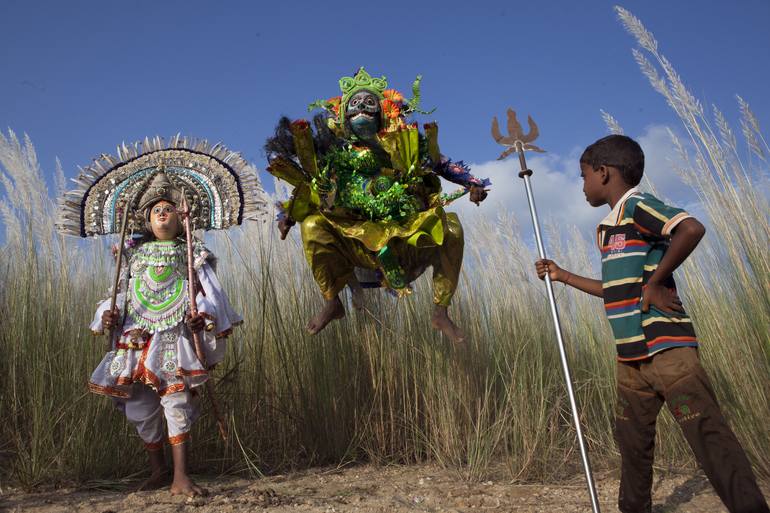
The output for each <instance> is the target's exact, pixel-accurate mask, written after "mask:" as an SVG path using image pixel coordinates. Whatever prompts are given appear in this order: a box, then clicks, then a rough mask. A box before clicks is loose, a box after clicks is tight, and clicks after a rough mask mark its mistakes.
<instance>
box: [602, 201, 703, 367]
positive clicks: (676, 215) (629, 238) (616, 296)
mask: <svg viewBox="0 0 770 513" xmlns="http://www.w3.org/2000/svg"><path fill="white" fill-rule="evenodd" d="M688 217H691V216H690V215H689V214H687V213H686V212H685V211H683V210H681V209H679V208H674V207H670V206H668V205H665V204H664V203H663V202H661V201H660V200H659V199H657V198H656V197H655V196H652V195H651V194H647V193H643V192H639V190H637V189H636V188H632V189H630V190H629V191H628V192H626V193H625V194H624V195H623V197H622V198H620V200H619V201H618V202H617V204H616V205H615V207H614V208H613V209H612V211H611V212H610V213H609V215H608V216H607V217H605V218H604V220H603V221H602V222H601V223H600V224H599V226H598V227H597V229H596V233H597V237H596V241H597V244H598V245H599V250H600V251H601V253H602V288H603V292H604V309H605V311H606V312H607V319H609V321H610V326H611V327H612V332H613V335H614V336H615V342H616V347H617V351H618V360H621V361H624V360H625V361H627V360H641V359H644V358H648V357H650V356H652V355H653V354H655V353H657V352H659V351H663V350H665V349H670V348H672V347H682V346H690V347H697V345H698V342H697V340H696V338H695V330H694V329H693V326H692V321H691V320H690V318H689V317H688V316H687V315H686V314H685V313H675V314H671V313H665V312H663V311H661V310H658V309H657V308H655V307H654V306H650V310H649V312H647V313H642V311H641V302H642V288H643V287H644V286H645V285H646V283H647V280H648V279H649V278H650V276H652V273H653V272H654V271H655V269H657V267H658V264H659V263H660V261H661V259H662V258H663V255H664V254H665V253H666V249H668V240H669V238H670V236H671V231H672V230H673V229H674V228H675V227H676V225H678V224H679V223H681V222H682V221H683V220H685V219H687V218H688ZM663 285H664V286H665V287H668V288H670V289H673V290H676V284H675V283H674V278H673V277H669V278H668V279H667V280H665V281H664V282H663Z"/></svg>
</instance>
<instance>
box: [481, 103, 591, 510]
mask: <svg viewBox="0 0 770 513" xmlns="http://www.w3.org/2000/svg"><path fill="white" fill-rule="evenodd" d="M527 123H528V124H529V133H528V134H527V135H524V131H523V130H522V128H521V124H519V121H518V120H517V119H516V112H514V111H513V110H512V109H508V135H507V136H505V137H504V136H503V135H502V134H501V133H500V126H499V125H498V123H497V117H495V118H493V119H492V137H493V138H494V140H495V141H497V142H498V143H499V144H502V145H503V146H506V147H507V149H506V150H505V151H504V152H503V153H502V154H501V155H500V157H498V160H503V159H504V158H505V157H507V156H508V155H510V154H511V153H514V152H516V153H518V154H519V164H520V165H521V172H519V178H523V179H524V187H525V188H526V190H527V201H528V202H529V213H530V214H531V216H532V227H533V228H534V229H535V241H536V243H537V252H538V255H540V258H541V259H544V258H546V255H545V246H544V245H543V237H542V235H541V234H540V221H539V220H538V217H537V209H536V208H535V198H534V196H533V194H532V184H531V183H530V179H529V178H530V176H532V170H531V169H529V168H527V161H526V159H525V158H524V152H525V151H527V150H529V151H536V152H539V153H543V152H544V150H542V149H540V148H538V147H537V146H535V145H534V144H532V141H534V140H535V139H537V136H538V135H539V134H540V132H539V131H538V128H537V125H536V124H535V122H534V121H533V120H532V117H531V116H527ZM545 288H546V291H547V292H548V302H549V303H550V305H551V318H552V319H553V324H554V327H555V328H556V341H557V342H558V344H559V356H560V357H561V367H562V370H563V371H564V381H565V382H566V384H567V394H568V395H569V404H570V407H571V409H572V420H573V422H574V423H575V430H576V431H577V438H578V444H579V445H580V455H581V457H582V459H583V470H584V471H585V475H586V482H587V484H588V493H589V494H590V496H591V507H592V508H593V511H594V513H599V499H598V497H597V494H596V485H595V484H594V478H593V474H592V472H591V463H590V462H589V461H588V450H587V449H586V443H585V439H584V438H583V430H582V429H581V428H580V417H579V416H578V409H577V403H576V402H575V392H574V390H573V388H572V377H571V375H570V372H569V363H568V362H567V353H566V351H565V349H564V339H563V338H562V334H561V322H560V321H559V311H558V309H557V308H556V298H555V297H554V294H553V284H552V283H551V278H550V276H549V274H548V273H545Z"/></svg>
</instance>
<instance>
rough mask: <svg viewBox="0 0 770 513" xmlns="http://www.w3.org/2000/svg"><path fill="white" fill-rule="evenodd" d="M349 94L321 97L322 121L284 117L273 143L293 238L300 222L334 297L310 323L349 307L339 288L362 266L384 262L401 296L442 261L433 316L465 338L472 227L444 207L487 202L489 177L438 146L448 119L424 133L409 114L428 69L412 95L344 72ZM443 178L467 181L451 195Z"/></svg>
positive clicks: (269, 147)
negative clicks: (463, 271) (456, 301)
mask: <svg viewBox="0 0 770 513" xmlns="http://www.w3.org/2000/svg"><path fill="white" fill-rule="evenodd" d="M339 85H340V89H341V93H342V94H341V95H340V96H336V97H333V98H330V99H328V100H321V101H317V102H315V103H313V104H311V105H310V109H309V110H313V109H316V108H321V109H324V110H325V111H326V115H322V114H319V115H316V116H315V117H314V118H313V122H312V124H313V125H314V127H315V132H314V131H313V129H312V128H311V123H309V122H308V121H306V120H297V121H291V120H289V119H288V118H285V117H284V118H282V119H281V120H280V121H279V123H278V126H277V127H276V131H275V135H274V136H273V137H271V138H270V139H268V140H267V142H266V144H265V150H266V154H267V156H268V160H269V163H270V165H269V167H268V168H267V170H268V172H270V173H271V174H273V175H274V176H276V177H277V178H280V179H282V180H284V181H286V182H288V183H289V184H291V185H292V186H293V187H294V190H293V193H292V195H291V199H289V200H288V201H286V202H284V203H281V204H280V205H279V210H280V213H279V216H278V228H279V230H280V232H281V237H282V238H285V237H286V234H287V233H288V232H289V230H290V229H291V227H292V226H293V225H294V224H296V223H300V229H301V234H302V242H303V247H304V252H305V256H306V258H307V261H308V264H309V265H310V268H311V269H312V272H313V277H314V278H315V281H316V283H317V284H318V287H319V288H320V289H321V293H322V294H323V297H324V299H325V305H324V307H323V308H322V309H321V311H320V312H318V313H317V314H316V315H315V316H314V317H312V318H311V319H310V320H309V322H308V323H307V330H308V332H310V333H311V334H315V333H318V332H319V331H321V330H322V329H323V328H324V327H325V326H326V325H327V324H328V323H329V322H331V321H332V320H334V319H340V318H342V317H344V315H345V309H344V307H343V305H342V302H341V301H340V298H339V293H340V291H342V289H343V288H344V287H345V286H346V285H348V284H352V285H353V286H355V285H356V283H357V282H356V280H355V274H354V271H355V269H356V268H361V269H368V270H375V271H376V272H377V280H378V281H379V284H380V285H381V286H384V287H387V288H389V289H390V290H391V291H394V292H395V293H396V294H398V295H404V294H408V293H410V292H411V288H410V286H409V284H410V283H411V282H412V281H414V280H415V279H416V278H417V277H418V276H420V274H422V273H423V272H424V271H425V269H426V268H427V267H429V266H430V267H433V301H434V304H435V307H434V310H433V315H432V325H433V327H434V328H436V329H438V330H440V331H441V332H442V333H443V334H445V335H446V336H447V337H448V338H449V339H450V340H451V341H453V342H455V343H461V342H463V341H464V335H463V332H462V330H461V329H460V328H459V327H457V325H455V323H454V322H453V321H452V320H451V319H450V318H449V315H448V311H447V309H448V307H449V304H450V302H451V300H452V296H453V295H454V293H455V290H456V288H457V282H458V278H459V274H460V268H461V266H462V258H463V229H462V226H461V225H460V221H459V219H458V217H457V215H456V214H454V213H447V212H445V211H444V208H443V207H444V206H445V205H447V204H448V203H449V202H451V201H453V200H455V199H457V198H458V197H460V196H462V195H464V194H465V193H470V200H471V201H473V202H474V203H476V204H478V203H479V202H481V201H483V200H484V198H486V196H487V189H486V187H488V186H489V185H490V183H489V180H486V179H485V180H480V179H478V178H476V177H474V176H473V175H472V174H471V173H470V169H469V168H468V166H466V165H465V164H463V162H462V161H457V162H453V161H452V160H451V159H449V158H447V157H445V156H444V155H442V154H441V153H440V151H439V146H438V126H437V125H436V124H435V123H429V124H426V125H425V126H424V132H420V131H419V130H418V128H417V125H416V124H409V123H407V121H406V116H408V115H409V114H412V113H415V112H419V113H423V114H429V113H428V112H424V111H421V110H420V109H419V104H420V77H419V76H418V77H417V79H416V80H415V82H414V84H413V86H412V90H413V95H414V96H413V97H412V99H410V100H405V99H404V96H403V95H402V94H401V93H399V92H398V91H396V90H394V89H388V83H387V81H386V79H385V77H380V78H376V77H372V76H370V75H369V74H368V73H367V72H366V71H365V70H364V69H363V68H360V69H359V70H358V72H357V73H356V74H355V75H354V76H352V77H343V78H341V79H340V81H339ZM439 177H442V178H445V179H447V180H449V181H451V182H453V183H456V184H458V185H460V186H461V187H460V189H458V190H457V191H456V192H454V193H450V194H442V192H441V182H440V180H439Z"/></svg>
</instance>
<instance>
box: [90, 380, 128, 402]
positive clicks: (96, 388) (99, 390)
mask: <svg viewBox="0 0 770 513" xmlns="http://www.w3.org/2000/svg"><path fill="white" fill-rule="evenodd" d="M88 390H90V391H91V392H93V393H95V394H101V395H109V396H113V397H120V398H121V399H128V397H129V395H128V393H127V392H124V391H122V390H119V389H117V388H114V387H105V386H102V385H97V384H96V383H91V382H89V383H88Z"/></svg>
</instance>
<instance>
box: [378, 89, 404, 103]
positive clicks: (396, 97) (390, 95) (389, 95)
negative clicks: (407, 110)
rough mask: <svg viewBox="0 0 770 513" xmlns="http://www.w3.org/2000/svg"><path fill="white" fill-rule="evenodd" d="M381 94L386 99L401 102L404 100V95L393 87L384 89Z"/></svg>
mask: <svg viewBox="0 0 770 513" xmlns="http://www.w3.org/2000/svg"><path fill="white" fill-rule="evenodd" d="M382 95H383V96H384V97H385V99H386V100H390V101H392V102H394V103H402V102H403V101H404V95H403V94H401V93H399V92H398V91H396V90H395V89H385V90H384V91H383V92H382Z"/></svg>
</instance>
